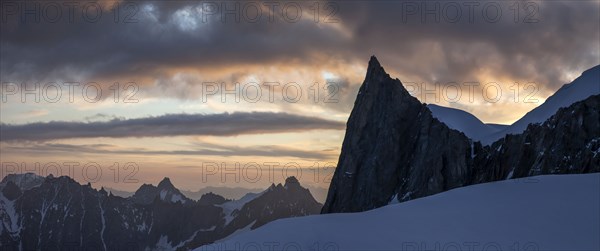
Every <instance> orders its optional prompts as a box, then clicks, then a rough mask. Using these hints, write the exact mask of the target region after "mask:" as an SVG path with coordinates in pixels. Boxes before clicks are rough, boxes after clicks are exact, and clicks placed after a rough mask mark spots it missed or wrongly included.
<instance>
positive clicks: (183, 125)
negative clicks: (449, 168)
mask: <svg viewBox="0 0 600 251" xmlns="http://www.w3.org/2000/svg"><path fill="white" fill-rule="evenodd" d="M344 128H345V126H344V123H342V122H337V121H331V120H325V119H320V118H315V117H306V116H298V115H292V114H287V113H267V112H251V113H241V112H240V113H231V114H230V113H222V114H208V115H204V114H169V115H163V116H158V117H147V118H138V119H126V120H124V119H113V120H110V121H106V122H59V121H52V122H44V123H30V124H23V125H11V124H1V125H0V132H1V135H2V136H1V137H0V140H1V141H46V140H56V139H68V138H94V137H109V138H124V137H164V136H186V135H211V136H235V135H242V134H266V133H282V132H292V131H295V132H297V131H307V130H317V129H332V130H342V129H344Z"/></svg>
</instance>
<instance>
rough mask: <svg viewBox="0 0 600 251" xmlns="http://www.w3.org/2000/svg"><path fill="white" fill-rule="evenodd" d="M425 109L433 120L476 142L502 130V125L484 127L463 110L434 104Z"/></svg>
mask: <svg viewBox="0 0 600 251" xmlns="http://www.w3.org/2000/svg"><path fill="white" fill-rule="evenodd" d="M427 108H429V110H430V111H431V114H432V115H433V117H434V118H437V119H438V120H440V121H441V122H443V123H444V124H446V125H447V126H448V127H450V128H452V129H455V130H458V131H461V132H463V133H464V134H465V135H467V137H469V138H471V139H474V140H476V141H483V140H485V139H486V137H487V136H489V135H491V134H493V133H496V132H498V131H500V130H502V129H504V128H503V125H497V124H495V125H486V124H485V123H483V122H481V120H479V119H478V118H477V117H475V116H474V115H473V114H470V113H468V112H465V111H463V110H459V109H455V108H450V107H444V106H439V105H434V104H428V105H427Z"/></svg>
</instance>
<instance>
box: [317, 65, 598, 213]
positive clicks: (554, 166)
mask: <svg viewBox="0 0 600 251" xmlns="http://www.w3.org/2000/svg"><path fill="white" fill-rule="evenodd" d="M599 73H600V67H598V66H597V67H594V68H592V69H590V70H588V71H586V72H585V73H584V74H583V75H582V77H580V78H578V79H577V80H575V81H574V82H573V83H572V84H570V85H566V86H565V87H563V88H561V90H560V91H559V92H557V93H556V94H555V96H553V97H551V98H549V99H548V100H547V101H546V102H545V103H544V104H542V105H541V106H540V107H538V108H536V109H534V110H533V111H532V112H530V113H528V115H526V116H525V117H523V119H521V120H519V121H517V122H516V123H515V124H514V125H511V126H509V127H506V128H503V127H501V126H497V125H493V126H488V125H484V124H482V123H481V122H480V121H479V120H478V119H476V118H475V117H473V116H472V115H470V114H468V113H465V112H461V111H456V110H449V109H444V108H440V107H438V106H427V105H425V104H422V103H421V102H419V100H417V99H416V98H415V97H413V96H411V95H410V94H409V93H408V91H407V90H406V89H405V88H404V87H403V85H402V83H401V82H400V80H398V79H392V78H391V77H390V76H389V74H387V73H386V72H385V70H384V69H383V67H382V66H381V65H380V64H379V62H378V61H377V59H376V58H375V57H372V58H371V60H370V62H369V66H368V69H367V74H366V77H365V80H364V82H363V84H362V86H361V87H360V90H359V93H358V96H357V98H356V102H355V103H354V108H353V110H352V112H351V114H350V117H349V119H348V123H347V128H346V135H345V138H344V142H343V144H342V152H341V154H340V158H339V161H338V166H337V168H336V170H335V173H334V176H333V179H332V181H331V185H330V188H329V193H328V195H327V200H326V202H325V204H324V206H323V211H322V212H323V213H341V212H360V211H366V210H371V209H374V208H378V207H382V206H385V205H387V204H389V203H390V202H392V201H400V202H402V201H408V200H412V199H416V198H421V197H424V196H428V195H433V194H437V193H440V192H444V191H447V190H450V189H453V188H458V187H463V186H467V185H473V184H478V183H484V182H492V181H497V180H502V179H511V178H520V177H527V176H533V175H540V174H567V173H589V172H599V171H600V95H594V93H595V92H596V91H597V88H596V87H597V85H598V83H600V82H598V79H600V78H599V77H598V75H599ZM594 81H595V82H594ZM580 99H581V100H580ZM570 102H573V103H570ZM561 107H562V108H561ZM431 108H433V112H432V110H430V109H431ZM550 112H552V114H549V113H550ZM434 113H437V115H435V114H434ZM546 116H547V117H546ZM439 118H442V119H441V120H440V119H439ZM544 118H546V119H544ZM540 119H544V120H542V121H545V122H543V123H538V122H539V121H540ZM444 121H447V123H446V122H444ZM520 121H526V122H530V124H528V125H527V127H526V129H524V131H522V132H520V134H502V133H505V132H515V131H519V130H520V128H523V126H521V123H525V122H520ZM453 128H459V129H461V130H463V131H459V130H456V129H453ZM498 129H499V131H497V132H496V134H495V135H500V134H502V137H501V138H500V139H499V140H496V141H494V142H493V143H491V144H486V143H485V142H484V143H483V144H482V143H481V142H479V141H477V140H474V139H472V138H469V135H471V136H472V137H474V136H482V135H484V134H485V133H481V132H478V131H476V130H485V131H486V133H489V132H493V131H496V130H498Z"/></svg>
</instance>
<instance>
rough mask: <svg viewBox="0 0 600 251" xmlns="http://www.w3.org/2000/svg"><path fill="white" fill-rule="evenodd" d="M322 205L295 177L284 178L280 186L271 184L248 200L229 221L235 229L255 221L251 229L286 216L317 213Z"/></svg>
mask: <svg viewBox="0 0 600 251" xmlns="http://www.w3.org/2000/svg"><path fill="white" fill-rule="evenodd" d="M322 207H323V205H321V203H319V202H317V200H315V198H314V197H313V196H312V194H311V193H310V191H309V190H308V189H306V188H303V187H302V186H300V183H299V182H298V180H297V179H296V178H295V177H290V178H287V179H286V182H285V184H284V185H283V186H282V185H281V184H278V185H277V186H271V187H270V188H269V189H268V190H267V191H265V192H264V193H263V194H261V195H260V196H259V197H257V198H256V199H254V200H252V201H250V202H248V203H247V204H246V205H244V206H243V207H242V208H241V209H240V210H239V211H238V212H236V215H237V217H236V219H234V220H233V221H232V222H231V225H232V226H236V225H238V226H237V227H234V228H235V229H239V226H246V225H248V224H249V223H252V222H254V221H255V223H254V224H253V225H252V227H251V229H255V228H257V227H260V226H262V225H264V224H267V223H269V222H271V221H273V220H276V219H279V218H282V216H284V215H286V216H288V217H298V216H305V215H311V214H318V213H319V212H320V211H321V208H322Z"/></svg>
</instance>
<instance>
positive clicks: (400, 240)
mask: <svg viewBox="0 0 600 251" xmlns="http://www.w3.org/2000/svg"><path fill="white" fill-rule="evenodd" d="M599 236H600V174H598V173H596V174H579V175H547V176H536V177H529V178H522V179H514V180H505V181H500V182H494V183H486V184H479V185H474V186H469V187H463V188H458V189H454V190H451V191H447V192H444V193H440V194H437V195H433V196H429V197H425V198H421V199H416V200H412V201H408V202H404V203H399V204H394V205H389V206H385V207H382V208H379V209H375V210H371V211H367V212H362V213H347V214H327V215H313V216H307V217H299V218H290V219H282V220H277V221H274V222H271V223H269V224H267V225H265V226H263V227H260V228H258V229H255V230H253V231H249V232H246V233H242V234H239V235H237V236H234V237H233V238H230V239H227V240H226V241H224V242H220V243H215V244H212V245H208V246H204V247H200V248H198V249H197V250H215V248H221V249H219V250H255V249H256V247H260V248H261V249H266V248H270V247H273V248H272V249H274V250H282V249H285V248H288V250H298V249H299V248H301V249H302V250H330V249H327V248H332V247H333V248H334V249H331V250H600V238H599ZM249 248H254V249H249ZM267 250H271V249H267Z"/></svg>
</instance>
